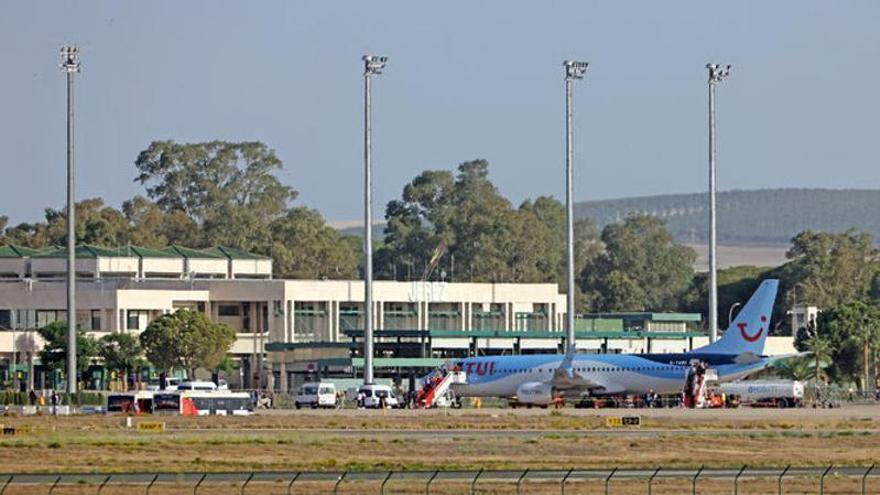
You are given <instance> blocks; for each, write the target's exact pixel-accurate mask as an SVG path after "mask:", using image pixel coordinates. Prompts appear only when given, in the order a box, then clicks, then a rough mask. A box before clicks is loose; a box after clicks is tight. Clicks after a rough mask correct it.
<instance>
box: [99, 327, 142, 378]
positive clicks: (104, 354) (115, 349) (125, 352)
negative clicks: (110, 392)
mask: <svg viewBox="0 0 880 495" xmlns="http://www.w3.org/2000/svg"><path fill="white" fill-rule="evenodd" d="M98 355H99V356H101V359H103V360H104V366H105V367H107V368H108V369H111V370H115V371H118V372H121V373H122V383H123V388H124V390H128V375H129V373H130V372H131V371H137V370H139V369H140V368H141V367H142V366H143V365H144V359H143V357H142V356H143V349H142V348H141V345H140V342H139V341H138V339H137V337H135V336H133V335H131V334H128V333H111V334H109V335H105V336H103V337H101V339H100V340H98Z"/></svg>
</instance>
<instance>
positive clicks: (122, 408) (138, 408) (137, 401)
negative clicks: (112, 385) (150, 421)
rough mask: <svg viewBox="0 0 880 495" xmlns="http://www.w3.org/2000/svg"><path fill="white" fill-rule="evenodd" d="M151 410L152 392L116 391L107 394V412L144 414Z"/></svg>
mask: <svg viewBox="0 0 880 495" xmlns="http://www.w3.org/2000/svg"><path fill="white" fill-rule="evenodd" d="M152 410H153V392H148V391H132V392H116V393H112V394H109V395H108V396H107V412H121V413H132V414H144V413H149V412H152Z"/></svg>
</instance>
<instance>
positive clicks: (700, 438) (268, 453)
mask: <svg viewBox="0 0 880 495" xmlns="http://www.w3.org/2000/svg"><path fill="white" fill-rule="evenodd" d="M878 411H880V409H878V408H875V409H869V410H863V409H853V410H852V411H851V412H850V413H840V412H837V413H835V414H828V413H824V412H821V411H820V412H815V414H810V413H811V411H806V410H802V411H801V412H798V413H795V414H794V415H792V414H785V413H780V412H778V411H769V412H767V413H765V412H758V413H748V414H747V413H733V414H729V415H725V414H722V415H720V416H719V415H718V414H702V413H703V412H702V411H696V412H694V411H691V412H687V411H661V412H653V411H650V412H647V413H643V420H644V423H645V426H644V428H643V433H642V434H640V433H637V432H633V433H624V434H616V435H601V434H596V432H595V431H594V430H604V417H603V416H604V415H607V414H621V413H626V412H625V411H617V412H600V413H596V412H592V411H574V410H564V411H559V412H554V411H534V410H532V411H515V412H514V411H509V410H494V411H493V410H488V411H487V410H481V411H473V410H471V411H468V410H465V411H452V412H449V413H447V412H444V411H395V412H386V413H384V414H383V413H381V412H376V411H368V412H367V411H342V412H312V411H309V412H299V413H292V414H266V415H257V416H254V417H248V418H240V417H237V418H232V417H230V418H208V417H202V418H181V417H163V418H158V419H161V420H164V421H166V422H167V425H168V428H169V431H168V432H166V433H160V434H150V433H138V432H136V431H133V430H129V429H125V428H123V423H124V419H123V418H121V417H118V416H117V417H114V416H100V417H98V416H96V417H77V418H45V417H44V418H3V420H2V421H3V423H4V424H6V425H28V426H31V427H33V428H35V430H34V432H33V433H30V434H26V435H22V436H19V437H5V438H0V463H2V465H3V466H4V468H3V470H4V471H6V472H61V471H63V472H92V471H101V472H149V471H174V472H182V471H196V472H203V471H250V470H267V471H276V470H278V471H283V470H347V469H351V470H384V469H393V470H420V469H447V470H448V469H479V468H484V469H523V468H531V469H541V468H544V469H562V468H590V467H607V466H620V467H650V466H658V465H663V466H668V467H674V466H677V467H695V466H698V465H701V464H704V465H706V466H707V467H731V466H741V465H743V464H749V465H750V466H754V467H757V466H784V465H788V464H794V465H802V466H818V465H827V464H829V463H834V464H836V465H839V466H840V465H870V464H872V463H875V462H878V461H880V432H878V431H880V422H878V417H877V415H878ZM771 413H772V414H771ZM765 414H767V415H769V416H766V417H764V415H765ZM793 416H794V417H793ZM152 419H156V418H137V419H136V420H135V421H140V420H152ZM377 429H381V430H392V431H388V432H383V433H381V434H379V433H377V432H376V431H375V430H377ZM517 429H519V430H532V431H526V432H522V431H520V432H518V431H515V430H517ZM717 429H721V430H722V431H720V432H717V433H713V430H717ZM370 430H373V431H370ZM415 430H418V431H424V430H442V431H443V432H444V434H439V433H438V434H436V435H432V434H424V433H422V434H420V435H414V434H413V431H415ZM487 430H488V431H493V432H495V433H493V434H486V433H485V432H486V431H487ZM533 430H545V431H533ZM644 430H652V431H653V433H651V434H644ZM682 430H696V432H697V434H691V433H689V432H687V431H685V432H682ZM481 432H482V433H481ZM507 432H509V434H507ZM707 483H708V482H707ZM573 492H576V491H573ZM8 493H12V492H8ZM59 493H61V492H59ZM108 493H110V492H108ZM657 493H660V492H657Z"/></svg>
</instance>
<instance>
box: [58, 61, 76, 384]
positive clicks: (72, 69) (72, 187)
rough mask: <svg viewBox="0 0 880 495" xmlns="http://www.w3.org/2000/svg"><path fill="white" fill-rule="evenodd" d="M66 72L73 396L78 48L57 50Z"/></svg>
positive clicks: (69, 365)
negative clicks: (75, 146)
mask: <svg viewBox="0 0 880 495" xmlns="http://www.w3.org/2000/svg"><path fill="white" fill-rule="evenodd" d="M61 68H62V69H64V70H65V72H67V391H68V392H69V393H71V394H73V393H76V378H77V377H76V210H75V205H74V203H75V201H76V169H75V167H74V150H73V141H74V140H73V75H74V74H76V73H77V72H79V48H77V47H76V46H65V47H64V48H62V49H61Z"/></svg>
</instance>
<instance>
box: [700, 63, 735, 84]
mask: <svg viewBox="0 0 880 495" xmlns="http://www.w3.org/2000/svg"><path fill="white" fill-rule="evenodd" d="M706 68H707V69H709V84H715V83H718V82H721V80H722V79H724V78H726V77H727V76H729V75H730V65H729V64H728V65H726V66H722V65H721V64H706Z"/></svg>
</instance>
